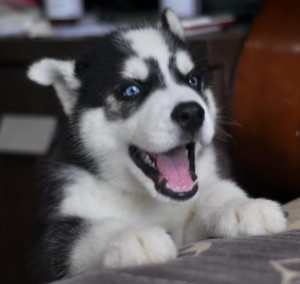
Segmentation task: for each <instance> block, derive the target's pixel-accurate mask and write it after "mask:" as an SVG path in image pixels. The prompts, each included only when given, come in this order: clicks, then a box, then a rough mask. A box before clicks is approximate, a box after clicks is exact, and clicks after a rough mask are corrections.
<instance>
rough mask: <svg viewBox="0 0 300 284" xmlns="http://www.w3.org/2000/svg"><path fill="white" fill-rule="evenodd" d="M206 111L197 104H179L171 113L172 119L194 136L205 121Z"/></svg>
mask: <svg viewBox="0 0 300 284" xmlns="http://www.w3.org/2000/svg"><path fill="white" fill-rule="evenodd" d="M204 115H205V111H204V109H203V108H202V107H201V106H200V105H199V104H198V103H196V102H184V103H180V104H178V105H177V106H176V107H175V108H174V109H173V111H172V113H171V118H172V119H173V121H175V122H176V123H177V124H178V125H179V126H180V128H181V129H182V130H184V131H187V132H189V133H190V134H192V135H194V134H195V133H196V131H198V130H199V129H200V127H201V126H202V124H203V121H204Z"/></svg>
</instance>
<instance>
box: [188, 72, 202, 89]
mask: <svg viewBox="0 0 300 284" xmlns="http://www.w3.org/2000/svg"><path fill="white" fill-rule="evenodd" d="M200 81H201V79H200V77H199V76H197V75H192V76H190V77H189V81H188V82H189V84H190V86H192V87H194V88H195V87H198V86H199V85H200Z"/></svg>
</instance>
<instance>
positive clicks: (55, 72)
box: [27, 58, 80, 115]
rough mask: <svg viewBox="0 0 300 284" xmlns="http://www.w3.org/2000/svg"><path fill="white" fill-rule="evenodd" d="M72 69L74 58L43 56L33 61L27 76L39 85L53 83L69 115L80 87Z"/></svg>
mask: <svg viewBox="0 0 300 284" xmlns="http://www.w3.org/2000/svg"><path fill="white" fill-rule="evenodd" d="M74 69H75V61H74V60H57V59H49V58H45V59H42V60H40V61H37V62H35V63H33V64H32V65H31V66H30V67H29V69H28V72H27V76H28V77H29V78H30V79H31V80H32V81H34V82H36V83H38V84H40V85H43V86H51V85H53V86H54V88H55V90H56V93H57V96H58V98H59V100H60V102H61V104H62V106H63V109H64V111H65V113H66V114H67V115H70V114H71V113H72V111H73V108H74V105H75V103H76V100H77V97H78V89H79V87H80V81H79V80H78V79H77V78H76V76H75V72H74Z"/></svg>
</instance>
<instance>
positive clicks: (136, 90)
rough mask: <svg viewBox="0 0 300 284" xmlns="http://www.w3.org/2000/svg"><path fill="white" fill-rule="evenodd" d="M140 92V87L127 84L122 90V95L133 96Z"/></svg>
mask: <svg viewBox="0 0 300 284" xmlns="http://www.w3.org/2000/svg"><path fill="white" fill-rule="evenodd" d="M140 93H141V89H140V88H139V87H138V86H136V85H131V86H128V87H127V88H126V89H125V91H124V92H123V96H125V97H134V96H137V95H139V94H140Z"/></svg>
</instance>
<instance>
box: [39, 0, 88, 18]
mask: <svg viewBox="0 0 300 284" xmlns="http://www.w3.org/2000/svg"><path fill="white" fill-rule="evenodd" d="M44 5H45V13H46V17H47V18H48V19H49V20H76V19H80V18H82V16H83V0H44Z"/></svg>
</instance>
